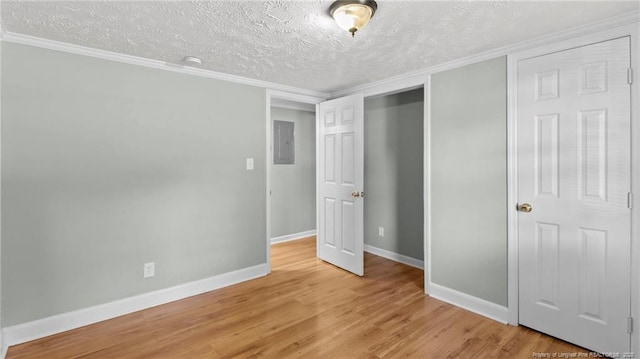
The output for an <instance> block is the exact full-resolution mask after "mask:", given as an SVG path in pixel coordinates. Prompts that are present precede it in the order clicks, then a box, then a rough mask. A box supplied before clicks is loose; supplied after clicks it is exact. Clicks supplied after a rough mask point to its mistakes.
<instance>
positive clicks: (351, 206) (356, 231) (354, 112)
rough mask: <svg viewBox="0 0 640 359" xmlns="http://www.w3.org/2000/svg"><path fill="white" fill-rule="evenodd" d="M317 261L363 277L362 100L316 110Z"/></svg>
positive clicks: (344, 100) (345, 99)
mask: <svg viewBox="0 0 640 359" xmlns="http://www.w3.org/2000/svg"><path fill="white" fill-rule="evenodd" d="M317 113H318V121H317V122H318V131H317V132H318V161H317V165H316V166H317V171H316V173H317V176H318V191H317V193H318V194H317V206H318V208H317V211H318V234H317V240H318V242H317V243H318V244H317V245H318V257H319V258H320V259H322V260H324V261H327V262H329V263H332V264H334V265H336V266H338V267H341V268H344V269H346V270H348V271H350V272H353V273H355V274H357V275H364V237H363V204H362V201H363V197H364V192H362V190H363V184H364V133H363V123H364V97H363V95H362V94H358V95H353V96H347V97H342V98H339V99H335V100H331V101H326V102H323V103H321V104H320V105H319V106H318V111H317Z"/></svg>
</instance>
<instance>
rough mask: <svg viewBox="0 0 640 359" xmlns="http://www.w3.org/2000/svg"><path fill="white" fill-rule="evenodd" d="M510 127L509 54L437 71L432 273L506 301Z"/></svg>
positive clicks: (502, 302)
mask: <svg viewBox="0 0 640 359" xmlns="http://www.w3.org/2000/svg"><path fill="white" fill-rule="evenodd" d="M506 126H507V79H506V58H504V57H500V58H497V59H492V60H489V61H484V62H481V63H477V64H473V65H469V66H464V67H461V68H458V69H454V70H450V71H445V72H441V73H438V74H434V75H433V76H432V77H431V131H430V137H431V166H432V167H431V173H432V175H431V226H432V227H431V235H432V237H431V261H432V262H431V269H432V273H431V278H432V281H433V282H434V283H436V284H439V285H443V286H445V287H448V288H451V289H455V290H457V291H460V292H463V293H467V294H470V295H473V296H475V297H479V298H482V299H485V300H487V301H490V302H493V303H496V304H499V305H503V306H506V305H507V127H506Z"/></svg>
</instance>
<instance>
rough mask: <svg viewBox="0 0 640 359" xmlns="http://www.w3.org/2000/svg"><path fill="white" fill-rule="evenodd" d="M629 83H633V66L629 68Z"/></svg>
mask: <svg viewBox="0 0 640 359" xmlns="http://www.w3.org/2000/svg"><path fill="white" fill-rule="evenodd" d="M627 83H628V84H629V85H631V84H632V83H633V69H632V68H631V67H629V68H628V69H627Z"/></svg>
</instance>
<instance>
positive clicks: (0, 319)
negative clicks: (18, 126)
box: [0, 41, 5, 356]
mask: <svg viewBox="0 0 640 359" xmlns="http://www.w3.org/2000/svg"><path fill="white" fill-rule="evenodd" d="M3 46H4V42H2V41H0V162H1V161H2V130H1V128H2V86H1V84H2V47H3ZM1 203H2V165H0V204H1ZM3 318H4V316H3V314H2V206H1V205H0V356H1V355H2V352H3V350H4V345H5V340H4V335H3V334H2V328H3V323H4V321H3Z"/></svg>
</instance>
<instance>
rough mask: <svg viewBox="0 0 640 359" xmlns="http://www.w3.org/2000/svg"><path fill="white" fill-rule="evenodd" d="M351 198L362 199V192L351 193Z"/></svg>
mask: <svg viewBox="0 0 640 359" xmlns="http://www.w3.org/2000/svg"><path fill="white" fill-rule="evenodd" d="M351 197H353V198H358V197H360V192H351Z"/></svg>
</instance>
